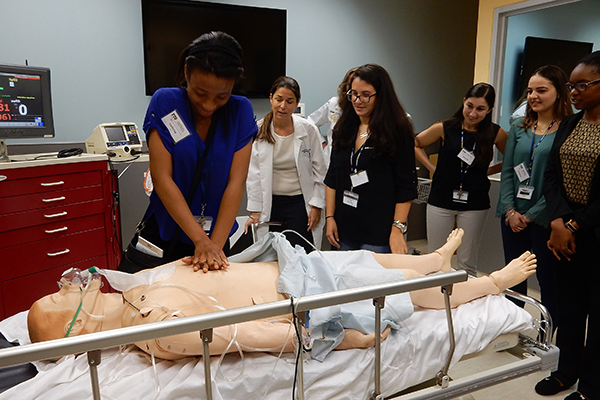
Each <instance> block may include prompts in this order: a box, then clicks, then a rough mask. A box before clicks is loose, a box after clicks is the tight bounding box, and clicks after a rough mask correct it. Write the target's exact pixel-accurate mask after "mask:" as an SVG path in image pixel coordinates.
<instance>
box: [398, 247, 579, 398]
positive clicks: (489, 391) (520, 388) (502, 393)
mask: <svg viewBox="0 0 600 400" xmlns="http://www.w3.org/2000/svg"><path fill="white" fill-rule="evenodd" d="M408 246H409V248H414V249H416V250H418V251H420V252H421V253H423V254H425V253H428V252H429V249H428V248H427V241H426V240H415V241H410V242H408ZM432 250H434V249H432ZM454 258H456V256H454ZM453 265H455V260H453ZM528 294H529V296H531V297H534V298H536V299H539V292H537V291H535V290H530V291H529V293H528ZM525 309H526V310H528V311H530V312H532V313H535V311H534V309H533V308H531V309H529V306H526V307H525ZM534 315H535V314H534ZM481 359H482V360H479V357H478V358H475V359H474V360H476V361H471V360H469V362H468V363H464V365H462V364H461V363H458V364H457V365H456V366H455V367H453V368H452V369H451V370H450V373H449V375H450V376H453V375H455V376H464V375H466V374H468V373H469V372H470V371H481V370H485V369H488V368H491V367H495V366H497V363H496V362H501V360H500V361H498V360H497V358H494V361H491V360H486V359H485V357H481ZM492 363H493V364H494V365H491V364H492ZM546 376H548V373H547V372H536V373H533V374H530V375H527V376H524V377H521V378H517V379H513V380H510V381H508V382H506V383H502V384H498V385H495V386H492V387H489V388H486V389H483V390H479V391H477V392H473V393H471V394H469V395H465V396H461V397H458V398H455V399H453V400H504V399H511V400H512V399H518V400H541V399H546V400H562V399H564V398H565V397H566V396H568V395H569V394H570V393H571V392H572V391H575V389H576V388H575V387H574V388H573V389H572V390H566V391H564V392H562V393H559V394H557V395H554V396H540V395H538V394H537V393H535V391H534V387H535V384H536V383H537V382H538V381H540V380H542V379H543V378H545V377H546Z"/></svg>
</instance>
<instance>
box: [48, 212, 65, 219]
mask: <svg viewBox="0 0 600 400" xmlns="http://www.w3.org/2000/svg"><path fill="white" fill-rule="evenodd" d="M65 215H67V212H66V211H63V212H61V213H58V214H49V215H44V217H46V218H56V217H64V216H65Z"/></svg>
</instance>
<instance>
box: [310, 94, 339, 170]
mask: <svg viewBox="0 0 600 400" xmlns="http://www.w3.org/2000/svg"><path fill="white" fill-rule="evenodd" d="M341 115H342V109H341V108H340V106H339V103H338V97H337V96H334V97H332V98H330V99H329V100H327V102H326V103H325V104H323V105H322V106H321V107H319V109H317V110H316V111H314V112H312V113H311V114H310V115H309V116H308V118H307V119H308V120H309V121H310V122H312V123H313V124H315V125H316V126H317V127H320V126H321V125H324V124H328V127H327V146H325V149H324V150H325V160H326V161H327V163H329V157H331V143H332V142H333V127H334V126H335V123H336V122H337V121H338V119H340V117H341Z"/></svg>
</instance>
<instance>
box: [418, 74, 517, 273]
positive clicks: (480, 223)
mask: <svg viewBox="0 0 600 400" xmlns="http://www.w3.org/2000/svg"><path fill="white" fill-rule="evenodd" d="M495 100H496V91H495V90H494V88H493V87H492V85H490V84H487V83H478V84H476V85H474V86H472V87H471V88H470V89H469V90H468V91H467V93H466V94H465V96H464V98H463V101H462V105H461V106H460V108H459V109H458V110H457V111H456V112H455V113H454V115H453V116H452V117H450V118H449V119H446V120H444V121H441V122H437V123H435V124H433V125H432V126H430V127H429V128H427V129H425V130H424V131H423V132H421V133H419V134H418V135H417V136H416V137H415V155H416V157H417V159H418V160H419V161H420V162H421V163H422V164H423V165H424V166H425V167H426V168H427V169H428V170H429V171H430V172H432V173H433V178H432V182H431V190H430V194H429V200H428V204H427V246H428V247H429V248H433V249H435V248H437V247H436V246H438V244H439V243H444V240H446V239H445V237H446V236H447V235H448V234H449V233H450V232H451V231H452V229H454V227H455V226H456V227H457V228H462V229H463V230H464V232H465V235H464V238H463V246H464V247H462V248H460V249H459V250H458V253H457V258H458V267H459V268H461V269H464V270H466V271H467V272H469V273H470V274H472V275H475V274H476V273H477V254H478V250H479V243H480V240H481V235H482V233H483V228H484V226H485V221H486V218H487V213H488V209H489V208H490V197H489V190H490V181H489V179H488V175H490V174H493V173H495V172H499V169H498V171H496V170H495V169H494V168H489V165H490V162H491V161H492V158H493V152H494V145H496V146H497V147H498V149H499V150H500V151H501V152H504V146H505V144H506V138H507V133H506V131H505V130H504V129H502V128H500V126H498V125H496V124H494V123H492V114H491V112H492V109H493V108H494V103H495ZM438 140H441V146H440V149H439V156H438V162H437V167H436V165H434V164H433V163H432V162H431V161H430V160H429V157H428V156H427V155H426V154H425V151H424V150H423V148H424V147H426V146H429V145H430V144H433V143H435V142H437V141H438ZM496 168H497V167H496Z"/></svg>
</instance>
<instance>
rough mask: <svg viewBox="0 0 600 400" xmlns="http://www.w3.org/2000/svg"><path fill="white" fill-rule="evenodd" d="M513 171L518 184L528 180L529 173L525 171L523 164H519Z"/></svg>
mask: <svg viewBox="0 0 600 400" xmlns="http://www.w3.org/2000/svg"><path fill="white" fill-rule="evenodd" d="M513 169H514V170H515V174H517V178H518V179H519V182H523V181H524V180H526V179H529V176H530V175H529V171H527V167H525V164H523V163H521V164H519V165H517V166H516V167H514V168H513Z"/></svg>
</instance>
